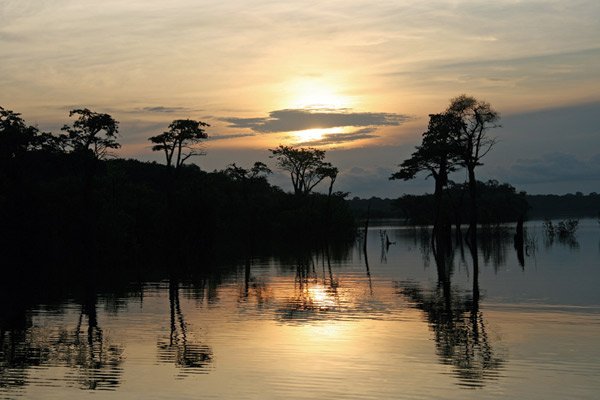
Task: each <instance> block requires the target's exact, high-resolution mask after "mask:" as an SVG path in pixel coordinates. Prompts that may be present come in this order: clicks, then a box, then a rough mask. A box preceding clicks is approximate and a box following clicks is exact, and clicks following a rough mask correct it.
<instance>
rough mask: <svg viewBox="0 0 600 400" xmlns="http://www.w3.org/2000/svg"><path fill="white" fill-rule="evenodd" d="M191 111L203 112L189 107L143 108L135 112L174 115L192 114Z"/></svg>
mask: <svg viewBox="0 0 600 400" xmlns="http://www.w3.org/2000/svg"><path fill="white" fill-rule="evenodd" d="M190 111H201V110H194V109H192V108H188V107H165V106H154V107H142V108H139V109H136V110H135V111H134V112H150V113H161V114H174V113H181V112H190Z"/></svg>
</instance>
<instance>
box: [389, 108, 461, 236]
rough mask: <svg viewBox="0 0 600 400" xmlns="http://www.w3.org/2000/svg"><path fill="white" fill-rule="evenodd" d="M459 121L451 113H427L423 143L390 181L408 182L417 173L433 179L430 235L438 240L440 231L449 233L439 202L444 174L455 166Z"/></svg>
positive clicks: (443, 183) (445, 182)
mask: <svg viewBox="0 0 600 400" xmlns="http://www.w3.org/2000/svg"><path fill="white" fill-rule="evenodd" d="M462 125H463V122H462V120H461V118H459V117H457V116H455V115H454V114H450V113H444V114H430V115H429V126H428V128H427V131H426V132H424V133H423V141H422V143H421V145H420V146H417V147H416V151H415V152H414V153H413V154H412V155H411V157H410V158H409V159H407V160H404V161H403V162H402V164H400V165H399V167H400V170H399V171H398V172H396V173H394V174H392V176H391V177H390V179H403V180H405V181H406V180H410V179H414V177H415V176H416V175H417V174H418V173H419V172H427V173H428V174H429V175H428V176H433V179H434V180H435V192H434V199H435V219H434V224H433V236H434V237H438V236H439V235H438V234H439V233H440V229H442V230H446V229H444V228H447V230H448V231H449V229H450V223H449V221H448V218H447V213H446V212H445V208H444V205H443V204H442V203H443V201H442V200H443V199H442V196H443V192H444V189H445V187H446V186H447V185H448V174H449V173H450V172H452V171H454V170H455V169H456V166H457V165H458V163H459V161H460V160H459V155H458V147H457V145H456V143H455V141H454V137H455V136H456V134H457V133H458V132H460V130H461V128H462ZM448 233H449V232H448Z"/></svg>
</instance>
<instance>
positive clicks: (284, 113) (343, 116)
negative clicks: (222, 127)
mask: <svg viewBox="0 0 600 400" xmlns="http://www.w3.org/2000/svg"><path fill="white" fill-rule="evenodd" d="M409 119H410V116H408V115H402V114H394V113H371V112H363V113H359V112H351V111H350V110H347V109H344V110H331V109H318V110H315V109H285V110H276V111H271V112H270V113H269V116H268V117H264V118H237V117H229V118H222V119H221V120H222V121H224V122H228V123H229V127H230V128H248V129H251V130H253V131H254V132H258V133H276V132H293V131H303V130H307V129H319V128H320V129H326V128H339V127H347V126H354V127H363V126H364V127H373V126H390V125H391V126H397V125H400V124H402V123H404V122H406V121H408V120H409Z"/></svg>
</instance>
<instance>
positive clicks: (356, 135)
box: [297, 128, 378, 146]
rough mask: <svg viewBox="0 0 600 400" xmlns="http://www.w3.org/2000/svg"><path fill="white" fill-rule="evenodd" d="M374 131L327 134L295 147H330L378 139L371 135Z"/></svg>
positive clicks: (367, 129)
mask: <svg viewBox="0 0 600 400" xmlns="http://www.w3.org/2000/svg"><path fill="white" fill-rule="evenodd" d="M376 130H377V129H376V128H364V129H359V130H357V131H355V132H348V133H342V132H340V133H329V134H326V135H323V137H322V138H321V139H316V140H309V141H306V142H302V143H298V144H297V146H327V145H332V144H342V143H349V142H354V141H356V140H361V139H371V138H375V137H378V135H374V134H373V132H375V131H376Z"/></svg>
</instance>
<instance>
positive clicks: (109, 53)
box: [0, 0, 600, 197]
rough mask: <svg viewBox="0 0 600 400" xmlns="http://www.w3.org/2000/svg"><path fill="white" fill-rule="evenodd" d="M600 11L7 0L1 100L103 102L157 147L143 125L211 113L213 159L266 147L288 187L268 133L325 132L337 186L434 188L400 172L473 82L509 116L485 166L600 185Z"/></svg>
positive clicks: (134, 142) (125, 141) (208, 158)
mask: <svg viewBox="0 0 600 400" xmlns="http://www.w3.org/2000/svg"><path fill="white" fill-rule="evenodd" d="M598 21H600V2H598V1H597V0H590V1H586V0H583V1H578V0H573V1H551V0H548V1H536V0H529V1H518V0H505V1H495V2H489V1H472V0H471V1H467V0H465V1H463V0H452V1H450V0H448V1H423V0H420V1H412V0H406V1H400V0H395V1H377V2H373V1H362V0H344V1H337V0H330V1H326V2H323V1H294V2H291V1H265V0H252V1H245V0H238V1H233V0H229V1H227V0H219V1H216V0H215V1H213V0H171V1H168V2H167V1H156V0H143V1H141V0H140V1H136V0H129V1H120V0H119V1H114V0H103V1H102V2H99V1H88V0H77V1H72V0H16V1H12V0H0V54H1V55H2V56H1V58H0V106H2V107H4V108H6V109H10V110H14V111H16V112H19V113H21V114H22V117H23V118H24V119H25V120H26V122H27V123H29V124H32V125H37V126H38V127H39V128H40V129H42V130H46V131H52V132H58V131H59V129H60V127H61V126H63V125H64V124H65V123H69V122H70V120H69V117H68V111H69V110H70V109H73V108H81V107H87V108H90V109H92V110H93V111H97V112H104V113H109V114H111V115H112V116H113V117H114V118H115V119H116V120H118V121H119V122H120V125H119V128H120V138H119V141H120V143H121V144H122V148H121V149H120V150H119V152H118V153H117V156H119V157H126V158H136V159H140V160H153V161H154V160H155V161H158V162H164V160H163V159H162V154H159V153H153V152H152V151H151V146H150V143H149V142H148V140H147V138H148V137H150V136H154V135H157V134H159V133H161V132H163V131H164V130H166V129H167V126H168V125H169V123H170V122H171V121H173V120H174V119H180V118H191V119H197V120H202V121H204V122H207V123H209V124H210V125H211V126H210V128H208V129H207V133H208V135H209V140H207V141H206V143H205V144H204V148H205V151H206V155H205V156H202V157H199V158H196V159H194V162H195V163H196V164H198V165H199V166H200V167H201V168H202V169H204V170H209V171H212V170H214V169H223V168H225V167H226V166H227V165H228V164H230V163H232V162H235V163H237V165H241V166H246V167H247V166H250V165H251V164H252V163H253V162H254V161H263V162H265V163H267V164H269V165H270V166H271V167H272V169H274V171H275V173H274V174H273V175H272V176H271V178H270V180H271V182H272V183H274V184H277V185H280V186H282V187H283V188H285V189H288V190H289V189H291V185H290V183H289V179H288V177H287V176H285V175H284V174H283V173H282V172H280V171H277V170H276V168H275V163H274V160H272V159H270V158H269V154H270V153H269V151H268V149H269V148H274V147H277V146H278V145H279V144H284V145H293V146H304V147H308V146H313V147H318V148H321V149H324V150H326V151H327V159H328V160H329V161H331V162H332V163H333V164H334V165H336V166H337V167H338V168H339V169H340V175H339V177H338V180H337V181H336V186H337V190H342V191H348V192H350V193H351V194H350V196H351V197H354V196H359V197H370V196H372V195H374V196H379V197H398V196H400V195H402V194H404V193H423V192H432V191H433V182H432V180H431V178H430V179H425V175H423V176H419V177H418V178H417V179H415V180H414V181H410V182H403V181H389V180H388V177H389V176H390V175H391V174H392V173H393V172H394V171H396V170H397V166H398V164H400V163H401V162H402V161H403V160H404V159H406V158H408V157H409V156H410V154H411V153H412V152H413V151H414V147H415V146H417V145H418V144H419V143H420V140H421V134H422V133H423V132H424V131H425V130H426V126H427V122H428V115H429V114H431V113H438V112H442V111H444V109H445V108H446V107H447V106H448V104H449V101H450V99H451V98H453V97H456V96H458V95H461V94H468V95H471V96H474V97H476V98H477V99H479V100H484V101H487V102H489V103H490V104H491V105H492V106H493V107H494V108H495V109H496V110H497V111H498V112H499V113H500V115H501V121H500V122H501V125H502V126H501V127H500V128H497V129H494V130H493V131H490V132H489V134H490V135H492V136H494V137H496V138H497V140H498V142H497V144H496V146H495V147H494V149H493V150H492V151H491V152H490V153H489V154H488V155H487V156H486V158H485V159H484V160H483V162H484V165H483V166H481V167H480V168H479V170H478V171H477V176H478V178H479V179H481V180H487V179H496V180H498V181H500V182H509V183H511V184H512V185H513V186H515V187H516V188H517V189H518V190H525V191H527V192H528V193H533V194H536V193H558V194H562V193H568V192H576V191H581V192H583V193H589V192H595V191H596V192H600V124H598V118H599V117H600V23H599V22H598ZM453 178H454V180H455V181H457V182H460V181H462V180H463V179H464V178H465V175H464V173H463V172H459V173H458V174H456V176H454V177H453ZM323 190H326V188H325V187H324V188H323Z"/></svg>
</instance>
